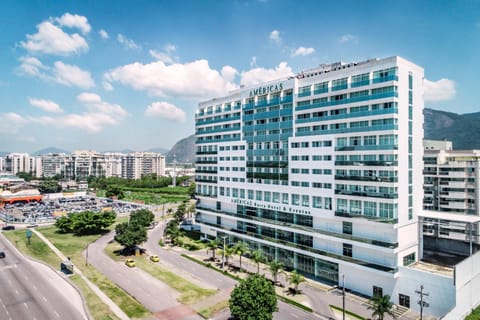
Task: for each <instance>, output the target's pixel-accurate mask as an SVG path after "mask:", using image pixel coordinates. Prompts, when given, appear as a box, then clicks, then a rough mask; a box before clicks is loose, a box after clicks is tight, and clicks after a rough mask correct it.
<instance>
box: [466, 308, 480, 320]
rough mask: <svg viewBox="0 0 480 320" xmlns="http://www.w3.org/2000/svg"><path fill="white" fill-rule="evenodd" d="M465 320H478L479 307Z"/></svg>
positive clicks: (479, 314)
mask: <svg viewBox="0 0 480 320" xmlns="http://www.w3.org/2000/svg"><path fill="white" fill-rule="evenodd" d="M465 320H480V307H478V308H476V309H474V310H473V311H472V313H470V314H469V315H468V316H467V317H466V318H465Z"/></svg>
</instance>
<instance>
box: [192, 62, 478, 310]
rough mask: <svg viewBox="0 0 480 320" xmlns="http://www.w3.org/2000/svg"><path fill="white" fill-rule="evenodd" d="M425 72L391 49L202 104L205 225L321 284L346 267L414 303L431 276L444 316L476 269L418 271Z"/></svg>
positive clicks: (352, 276)
mask: <svg viewBox="0 0 480 320" xmlns="http://www.w3.org/2000/svg"><path fill="white" fill-rule="evenodd" d="M423 79H424V73H423V69H422V68H421V67H419V66H417V65H415V64H413V63H411V62H409V61H407V60H405V59H402V58H400V57H390V58H386V59H373V60H367V61H364V62H359V63H350V64H343V63H334V64H329V65H321V66H320V67H318V68H314V69H311V70H306V71H303V72H302V73H300V74H298V75H297V76H295V77H289V78H283V79H278V80H275V81H271V82H267V83H262V84H260V85H258V86H256V87H243V88H241V89H239V90H236V91H234V92H231V93H230V94H229V95H228V96H225V97H217V98H214V99H211V100H208V101H205V102H201V103H200V104H199V109H198V111H197V113H196V115H195V122H196V127H195V132H196V183H197V196H198V198H199V201H198V204H197V216H196V221H197V223H198V224H200V226H201V231H202V232H203V233H204V234H205V235H206V236H210V237H224V236H226V237H227V242H228V243H231V244H233V243H236V242H237V241H244V242H246V243H247V244H248V245H249V246H250V247H251V248H255V249H259V250H261V251H262V252H263V253H264V255H265V256H266V257H267V258H268V259H277V260H280V261H282V262H283V263H284V264H285V265H286V267H287V268H293V269H297V270H298V271H299V272H301V273H303V274H305V275H307V276H309V277H311V278H314V279H317V280H320V281H324V282H329V283H332V284H338V285H342V275H345V278H346V287H347V288H348V289H351V290H354V291H356V292H360V293H362V294H365V295H369V296H371V295H373V294H374V293H382V294H389V295H390V296H391V297H392V300H393V302H394V303H396V304H399V305H404V306H407V307H410V308H412V309H417V310H418V305H417V304H416V301H417V298H418V297H417V296H416V294H415V290H417V289H418V288H419V287H420V285H421V284H423V285H424V287H425V288H426V290H428V291H429V292H430V297H429V300H430V302H431V303H430V304H431V306H432V307H430V308H429V310H427V311H428V313H430V314H433V315H436V316H440V315H444V314H446V313H447V312H448V311H449V310H451V309H452V308H454V307H455V305H456V303H457V302H458V301H457V300H458V299H459V298H458V297H459V292H460V290H463V289H464V288H463V287H464V286H463V284H465V283H466V282H465V279H467V278H468V277H470V274H468V275H464V276H463V278H461V279H457V278H456V277H458V275H455V274H454V273H453V272H451V274H450V275H439V274H434V273H431V272H427V271H421V270H419V269H415V268H413V267H412V266H413V265H416V264H417V261H418V260H419V259H420V258H421V254H422V251H421V250H419V247H420V246H419V240H418V239H419V230H418V220H417V214H419V213H420V212H421V211H422V201H423V176H422V168H423V161H422V156H423V145H422V140H423V107H424V105H423ZM455 281H456V282H457V287H455ZM469 283H470V282H469ZM469 288H470V287H468V289H469ZM479 288H480V282H479ZM465 290H467V289H465ZM462 292H464V291H462ZM465 292H466V291H465ZM465 294H466V293H465ZM471 301H473V299H471ZM469 303H470V302H469ZM457 305H458V304H457Z"/></svg>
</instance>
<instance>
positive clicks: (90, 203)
mask: <svg viewBox="0 0 480 320" xmlns="http://www.w3.org/2000/svg"><path fill="white" fill-rule="evenodd" d="M142 208H147V206H145V205H142V204H137V203H131V202H124V201H117V200H112V199H108V198H98V197H93V196H83V197H82V196H80V197H64V198H58V199H54V200H45V199H44V200H43V201H39V202H30V203H14V204H5V206H4V208H0V218H1V219H2V220H4V221H6V222H9V223H41V222H49V221H53V220H55V219H57V218H58V217H60V216H63V215H65V214H68V213H78V212H82V211H94V212H98V211H105V210H113V211H115V212H116V213H117V214H118V215H126V214H129V213H130V212H131V211H135V210H138V209H142Z"/></svg>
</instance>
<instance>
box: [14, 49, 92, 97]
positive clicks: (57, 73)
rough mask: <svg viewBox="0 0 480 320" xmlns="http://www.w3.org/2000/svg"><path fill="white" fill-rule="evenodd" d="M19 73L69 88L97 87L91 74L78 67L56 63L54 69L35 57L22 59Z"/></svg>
mask: <svg viewBox="0 0 480 320" xmlns="http://www.w3.org/2000/svg"><path fill="white" fill-rule="evenodd" d="M19 60H20V62H21V63H20V66H19V67H18V69H17V71H18V73H19V74H21V75H25V76H30V77H37V78H40V79H42V80H44V81H47V82H54V83H59V84H62V85H65V86H68V87H79V88H82V89H88V88H92V87H94V86H95V82H94V81H93V79H92V76H91V74H90V72H88V71H85V70H82V69H80V68H79V67H77V66H74V65H69V64H65V63H63V62H61V61H56V62H54V64H53V67H49V66H46V65H44V64H43V63H42V62H41V61H40V60H38V59H37V58H34V57H21V58H20V59H19Z"/></svg>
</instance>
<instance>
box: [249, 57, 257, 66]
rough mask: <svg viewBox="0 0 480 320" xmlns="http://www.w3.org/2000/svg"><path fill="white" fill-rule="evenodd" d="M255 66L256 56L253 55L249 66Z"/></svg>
mask: <svg viewBox="0 0 480 320" xmlns="http://www.w3.org/2000/svg"><path fill="white" fill-rule="evenodd" d="M256 67H257V57H255V56H253V57H252V60H250V68H256Z"/></svg>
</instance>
